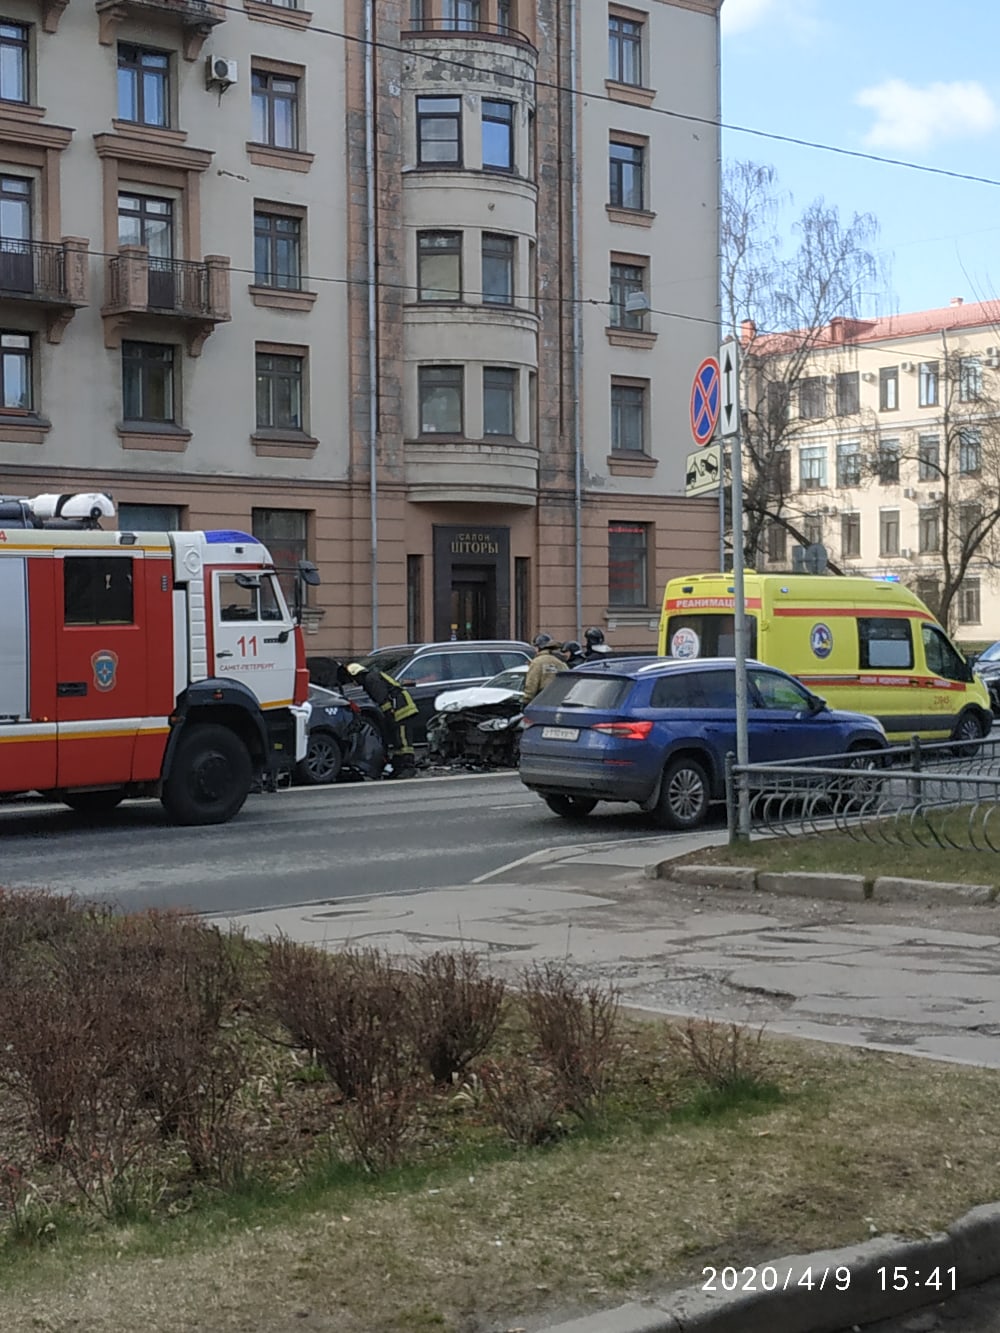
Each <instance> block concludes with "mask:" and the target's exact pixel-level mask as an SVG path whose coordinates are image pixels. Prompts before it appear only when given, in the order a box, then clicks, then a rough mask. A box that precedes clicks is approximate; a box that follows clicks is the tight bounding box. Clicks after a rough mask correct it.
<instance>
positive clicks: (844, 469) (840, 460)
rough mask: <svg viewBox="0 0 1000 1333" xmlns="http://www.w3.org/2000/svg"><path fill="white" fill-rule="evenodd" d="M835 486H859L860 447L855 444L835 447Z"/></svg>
mask: <svg viewBox="0 0 1000 1333" xmlns="http://www.w3.org/2000/svg"><path fill="white" fill-rule="evenodd" d="M837 485H838V486H860V485H861V446H860V445H859V444H857V443H856V442H855V443H852V444H838V445H837Z"/></svg>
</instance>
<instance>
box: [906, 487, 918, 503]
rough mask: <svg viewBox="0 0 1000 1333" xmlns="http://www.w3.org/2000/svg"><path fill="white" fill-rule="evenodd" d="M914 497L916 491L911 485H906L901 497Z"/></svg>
mask: <svg viewBox="0 0 1000 1333" xmlns="http://www.w3.org/2000/svg"><path fill="white" fill-rule="evenodd" d="M916 498H917V493H916V491H915V490H914V489H913V487H912V486H907V488H906V490H905V491H904V492H903V499H904V500H915V499H916Z"/></svg>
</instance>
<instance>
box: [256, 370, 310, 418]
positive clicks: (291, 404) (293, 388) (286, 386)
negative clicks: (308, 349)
mask: <svg viewBox="0 0 1000 1333" xmlns="http://www.w3.org/2000/svg"><path fill="white" fill-rule="evenodd" d="M304 372H305V357H302V356H285V355H282V354H279V353H277V352H258V353H257V429H258V430H298V431H300V430H304V429H305V427H304V425H303V415H302V397H303V394H302V390H303V380H304V378H305V374H304Z"/></svg>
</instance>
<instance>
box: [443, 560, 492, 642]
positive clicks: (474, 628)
mask: <svg viewBox="0 0 1000 1333" xmlns="http://www.w3.org/2000/svg"><path fill="white" fill-rule="evenodd" d="M496 582H497V580H496V568H495V567H493V566H490V565H480V566H476V565H452V569H451V624H452V625H453V626H455V631H454V632H455V634H456V636H457V637H458V638H459V639H494V638H496V637H497V629H496V619H497V609H496V608H497V588H496Z"/></svg>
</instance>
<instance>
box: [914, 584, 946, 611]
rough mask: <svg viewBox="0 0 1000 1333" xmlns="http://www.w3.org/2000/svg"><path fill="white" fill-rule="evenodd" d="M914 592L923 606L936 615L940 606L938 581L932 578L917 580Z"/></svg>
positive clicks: (939, 585)
mask: <svg viewBox="0 0 1000 1333" xmlns="http://www.w3.org/2000/svg"><path fill="white" fill-rule="evenodd" d="M916 592H917V596H918V597H919V598H920V600H921V601H922V602H923V604H924V606H926V607H927V609H928V610H929V611H932V612H933V613H934V615H937V613H938V610H939V609H940V606H941V584H940V583H939V581H938V580H937V579H934V578H924V579H917V588H916Z"/></svg>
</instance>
